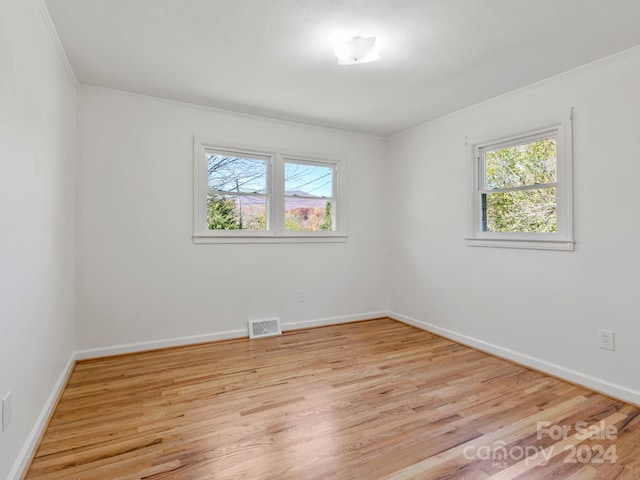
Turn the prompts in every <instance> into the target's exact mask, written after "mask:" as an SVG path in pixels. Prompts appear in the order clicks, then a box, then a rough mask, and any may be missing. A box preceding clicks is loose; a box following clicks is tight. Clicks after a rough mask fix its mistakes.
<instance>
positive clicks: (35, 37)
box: [0, 0, 75, 478]
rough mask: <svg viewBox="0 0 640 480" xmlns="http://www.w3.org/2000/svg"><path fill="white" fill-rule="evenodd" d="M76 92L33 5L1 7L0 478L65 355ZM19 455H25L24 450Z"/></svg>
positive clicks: (18, 0) (17, 1) (71, 293)
mask: <svg viewBox="0 0 640 480" xmlns="http://www.w3.org/2000/svg"><path fill="white" fill-rule="evenodd" d="M74 224H75V90H74V87H73V85H72V84H71V82H70V80H69V78H68V77H67V74H66V72H65V70H64V68H63V66H62V63H61V62H60V59H59V57H58V53H57V52H56V49H55V47H54V44H53V42H52V41H51V38H50V36H49V32H48V31H47V29H46V26H45V24H44V22H43V20H42V18H41V16H40V13H39V11H38V7H37V5H36V3H35V2H33V1H28V2H26V1H24V0H10V1H3V2H2V3H0V225H1V232H0V397H3V396H4V395H5V394H6V393H7V392H8V391H12V392H13V422H12V423H11V425H9V427H8V429H7V430H6V431H5V432H3V433H1V434H0V478H7V476H8V475H9V472H10V470H11V469H12V466H13V465H14V464H16V468H15V470H19V465H17V464H18V463H20V460H24V458H22V459H21V458H19V456H20V452H21V449H22V448H23V446H25V445H27V444H28V443H29V442H30V441H32V440H33V438H31V440H29V436H30V434H32V433H33V430H32V429H33V428H34V425H35V426H36V427H37V424H38V422H37V420H38V417H39V415H40V413H41V411H42V410H43V408H44V407H45V404H46V402H47V399H48V397H49V395H50V394H51V392H52V390H53V389H54V385H55V384H56V381H57V380H58V379H59V376H60V375H61V373H62V372H63V371H64V369H65V364H66V363H67V361H68V360H69V358H70V354H71V352H72V351H73V349H74V336H75V329H74V328H75V327H74V317H75V226H74ZM23 453H24V452H23Z"/></svg>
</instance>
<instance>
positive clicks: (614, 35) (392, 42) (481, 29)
mask: <svg viewBox="0 0 640 480" xmlns="http://www.w3.org/2000/svg"><path fill="white" fill-rule="evenodd" d="M46 5H47V8H48V10H49V13H50V15H51V18H52V20H53V23H54V25H55V27H56V30H57V32H58V35H59V37H60V39H61V41H62V44H63V46H64V49H65V51H66V53H67V56H68V58H69V61H70V63H71V66H72V67H73V70H74V72H75V74H76V77H77V79H78V81H79V82H80V83H81V84H86V85H95V86H101V87H107V88H113V89H118V90H124V91H128V92H135V93H140V94H145V95H153V96H157V97H164V98H168V99H173V100H179V101H185V102H190V103H195V104H200V105H208V106H211V107H217V108H222V109H227V110H232V111H236V112H243V113H249V114H257V115H262V116H266V117H271V118H277V119H283V120H291V121H295V122H302V123H307V124H312V125H320V126H325V127H333V128H339V129H345V130H350V131H356V132H364V133H370V134H375V135H382V136H387V135H391V134H394V133H396V132H399V131H402V130H405V129H407V128H410V127H412V126H415V125H417V124H420V123H423V122H425V121H428V120H431V119H434V118H437V117H440V116H442V115H445V114H447V113H450V112H453V111H456V110H459V109H461V108H464V107H466V106H469V105H473V104H475V103H478V102H481V101H483V100H486V99H489V98H492V97H495V96H497V95H500V94H502V93H506V92H508V91H511V90H514V89H517V88H519V87H522V86H525V85H528V84H531V83H534V82H536V81H538V80H542V79H544V78H547V77H550V76H553V75H555V74H558V73H560V72H563V71H566V70H570V69H572V68H574V67H577V66H580V65H583V64H585V63H589V62H591V61H594V60H597V59H599V58H602V57H605V56H608V55H610V54H613V53H616V52H619V51H622V50H625V49H628V48H630V47H633V46H636V45H639V44H640V27H639V26H638V21H639V20H640V0H46ZM367 35H377V36H378V44H379V52H380V55H381V56H382V59H381V60H380V61H378V62H374V63H368V64H361V65H351V66H340V65H338V64H337V61H336V59H335V57H334V56H333V53H332V48H331V43H332V42H333V41H336V40H339V39H340V38H344V37H351V36H367Z"/></svg>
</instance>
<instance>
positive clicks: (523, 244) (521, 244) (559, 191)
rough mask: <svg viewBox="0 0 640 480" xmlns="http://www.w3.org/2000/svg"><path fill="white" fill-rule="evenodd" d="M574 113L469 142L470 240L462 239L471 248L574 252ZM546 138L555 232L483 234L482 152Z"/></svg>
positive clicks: (468, 238)
mask: <svg viewBox="0 0 640 480" xmlns="http://www.w3.org/2000/svg"><path fill="white" fill-rule="evenodd" d="M572 124H573V112H571V114H570V115H569V116H562V117H560V118H557V119H555V120H551V121H549V122H544V123H539V124H538V125H534V126H529V127H521V128H519V129H518V130H512V131H511V132H508V133H503V134H501V135H493V136H491V137H487V138H485V139H481V140H476V141H472V142H471V158H472V160H473V189H472V195H471V202H470V204H471V209H472V213H471V215H470V219H471V220H470V227H469V236H468V237H467V238H466V239H465V240H466V242H467V245H468V246H470V247H502V248H523V249H539V250H565V251H573V250H574V245H575V241H574V238H573V139H572V137H573V132H572V129H573V126H572ZM545 134H548V135H553V136H555V137H556V141H557V143H556V155H557V156H556V161H557V163H556V168H557V180H556V182H555V183H556V202H557V207H556V212H557V222H558V223H557V231H556V232H554V233H524V232H523V233H518V232H484V231H482V212H481V201H480V195H481V192H482V190H481V187H482V186H483V182H482V178H481V172H482V171H481V162H482V151H483V150H487V149H489V148H494V147H499V146H500V145H503V144H513V143H515V142H518V141H522V140H527V139H530V138H535V137H541V136H543V135H545Z"/></svg>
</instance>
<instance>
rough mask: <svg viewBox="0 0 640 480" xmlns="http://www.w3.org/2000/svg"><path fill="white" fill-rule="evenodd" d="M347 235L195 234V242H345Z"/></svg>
mask: <svg viewBox="0 0 640 480" xmlns="http://www.w3.org/2000/svg"><path fill="white" fill-rule="evenodd" d="M346 241H347V235H343V234H332V235H300V234H297V235H296V234H291V235H273V234H266V235H260V234H253V235H194V236H193V243H345V242H346Z"/></svg>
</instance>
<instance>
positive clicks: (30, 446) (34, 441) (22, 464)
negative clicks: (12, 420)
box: [7, 353, 76, 480]
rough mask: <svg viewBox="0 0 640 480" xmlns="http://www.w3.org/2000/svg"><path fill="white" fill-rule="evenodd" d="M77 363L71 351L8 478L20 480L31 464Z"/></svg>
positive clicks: (9, 479)
mask: <svg viewBox="0 0 640 480" xmlns="http://www.w3.org/2000/svg"><path fill="white" fill-rule="evenodd" d="M75 363H76V359H75V355H74V353H71V355H70V356H69V360H67V363H66V364H65V366H64V368H63V369H62V372H61V373H60V376H59V377H58V380H57V381H56V383H55V385H54V386H53V390H51V393H50V394H49V397H48V398H47V401H46V402H45V404H44V406H43V407H42V410H41V411H40V415H38V418H37V420H36V422H35V424H34V425H33V428H32V429H31V432H29V436H28V437H27V440H26V441H25V442H24V445H23V446H22V450H20V453H19V454H18V458H16V461H15V462H14V464H13V467H12V468H11V470H10V471H9V476H8V477H7V480H20V478H22V475H23V474H24V472H25V470H26V468H27V467H28V466H29V462H30V461H31V457H32V456H33V454H34V453H35V450H36V448H38V442H39V441H40V436H41V435H42V432H43V431H44V429H45V428H46V426H47V424H48V422H49V418H50V417H51V415H52V413H53V409H54V408H55V406H56V404H57V402H58V398H59V397H60V394H61V393H62V389H63V388H64V386H65V385H66V384H67V379H68V378H69V375H71V371H72V370H73V366H74V365H75Z"/></svg>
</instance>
